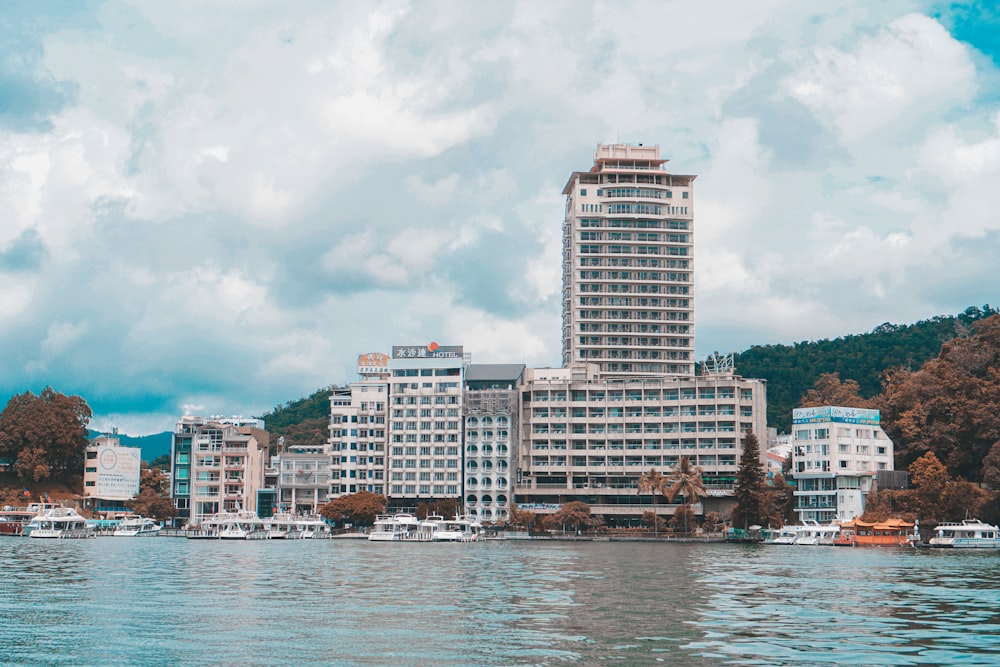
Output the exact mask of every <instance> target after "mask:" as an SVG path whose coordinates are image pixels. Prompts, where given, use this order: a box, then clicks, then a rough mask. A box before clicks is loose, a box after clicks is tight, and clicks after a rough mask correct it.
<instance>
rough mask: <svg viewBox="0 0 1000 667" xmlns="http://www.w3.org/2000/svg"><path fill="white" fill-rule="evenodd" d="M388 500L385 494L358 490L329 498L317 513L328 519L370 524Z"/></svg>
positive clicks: (382, 510)
mask: <svg viewBox="0 0 1000 667" xmlns="http://www.w3.org/2000/svg"><path fill="white" fill-rule="evenodd" d="M388 502H389V501H388V500H387V499H386V497H385V496H380V495H378V494H376V493H371V492H370V491H359V492H357V493H351V494H348V495H345V496H340V497H339V498H336V499H334V500H331V501H330V502H328V503H327V504H326V505H323V507H321V508H320V510H319V513H320V514H321V515H322V516H323V517H324V518H325V519H329V520H330V521H338V522H346V523H353V524H354V525H356V526H370V525H372V524H373V523H375V519H376V518H378V515H379V514H382V513H383V512H385V508H386V505H387V504H388Z"/></svg>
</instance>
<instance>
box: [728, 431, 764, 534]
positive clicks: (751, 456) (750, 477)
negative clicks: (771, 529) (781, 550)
mask: <svg viewBox="0 0 1000 667" xmlns="http://www.w3.org/2000/svg"><path fill="white" fill-rule="evenodd" d="M764 479H765V478H764V466H763V465H762V464H761V462H760V444H759V443H758V442H757V436H756V435H754V434H753V431H749V432H747V434H746V436H745V437H744V438H743V452H742V454H741V455H740V467H739V469H738V470H737V471H736V484H735V485H734V487H733V493H734V495H735V496H736V505H735V506H734V507H733V525H734V526H742V527H743V529H744V530H745V529H747V528H748V527H750V526H751V525H754V524H760V525H763V523H764V522H765V521H766V517H765V516H764V511H763V510H764V501H763V497H764V494H765V493H766V492H767V487H766V482H765V481H764Z"/></svg>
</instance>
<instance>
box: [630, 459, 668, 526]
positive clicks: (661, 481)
mask: <svg viewBox="0 0 1000 667" xmlns="http://www.w3.org/2000/svg"><path fill="white" fill-rule="evenodd" d="M667 483H668V480H667V478H666V477H664V476H663V474H662V473H660V471H659V470H657V469H656V468H650V469H649V472H644V473H642V474H641V475H639V488H638V490H637V493H638V494H639V495H640V496H641V495H642V494H644V493H651V494H652V495H653V536H654V537H659V521H658V518H657V515H656V494H657V493H659V494H661V495H666V494H667Z"/></svg>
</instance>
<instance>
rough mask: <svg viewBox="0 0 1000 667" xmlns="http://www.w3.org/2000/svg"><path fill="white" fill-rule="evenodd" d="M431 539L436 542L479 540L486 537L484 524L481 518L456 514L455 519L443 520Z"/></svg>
mask: <svg viewBox="0 0 1000 667" xmlns="http://www.w3.org/2000/svg"><path fill="white" fill-rule="evenodd" d="M431 539H432V540H433V541H435V542H479V541H480V540H483V539H486V538H485V533H484V532H483V524H482V523H480V522H479V520H477V519H474V518H469V517H461V516H456V517H455V518H454V519H451V520H446V521H441V522H440V524H439V525H438V526H437V528H436V530H435V531H434V532H433V534H432V535H431Z"/></svg>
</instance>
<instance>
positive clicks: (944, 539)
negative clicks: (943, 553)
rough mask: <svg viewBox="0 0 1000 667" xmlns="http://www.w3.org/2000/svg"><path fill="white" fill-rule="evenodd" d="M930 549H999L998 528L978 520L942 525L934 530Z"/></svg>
mask: <svg viewBox="0 0 1000 667" xmlns="http://www.w3.org/2000/svg"><path fill="white" fill-rule="evenodd" d="M934 533H935V535H934V537H932V538H931V541H930V545H931V546H932V547H943V548H951V549H996V548H1000V528H997V527H996V526H991V525H990V524H988V523H983V522H982V521H980V520H979V519H966V520H965V521H963V522H961V523H942V524H939V525H938V526H937V528H935V529H934Z"/></svg>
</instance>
